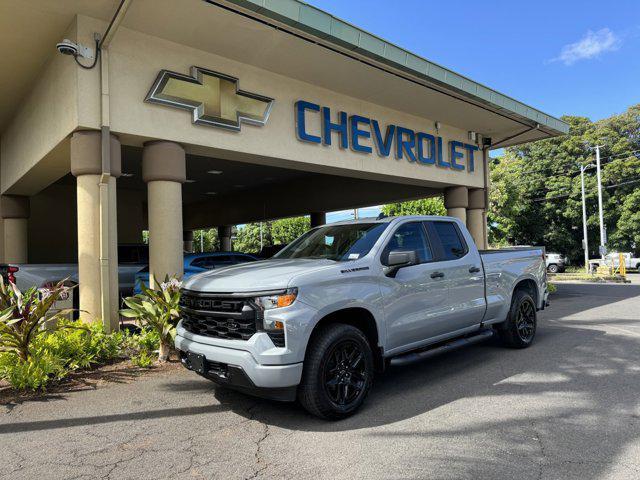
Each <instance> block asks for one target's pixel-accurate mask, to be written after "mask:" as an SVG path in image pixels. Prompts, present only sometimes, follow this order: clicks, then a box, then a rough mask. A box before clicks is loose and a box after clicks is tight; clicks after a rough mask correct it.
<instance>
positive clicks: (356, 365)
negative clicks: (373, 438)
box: [324, 340, 367, 407]
mask: <svg viewBox="0 0 640 480" xmlns="http://www.w3.org/2000/svg"><path fill="white" fill-rule="evenodd" d="M327 359H328V360H327V364H326V365H325V368H324V372H325V374H324V386H325V391H326V393H327V395H328V396H329V398H330V399H331V401H332V402H334V403H335V404H337V405H339V406H341V407H348V406H349V405H351V404H353V403H354V402H356V401H357V400H358V399H359V398H360V396H361V395H362V393H363V392H364V388H365V386H366V382H367V371H366V364H365V363H366V362H365V361H364V352H363V350H362V347H361V346H360V345H359V344H358V343H357V342H355V341H353V340H345V341H342V342H339V343H338V344H336V345H335V346H334V347H333V350H332V351H331V352H330V353H329V355H327Z"/></svg>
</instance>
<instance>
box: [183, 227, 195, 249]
mask: <svg viewBox="0 0 640 480" xmlns="http://www.w3.org/2000/svg"><path fill="white" fill-rule="evenodd" d="M182 248H183V250H184V251H185V252H189V253H193V230H184V231H183V232H182Z"/></svg>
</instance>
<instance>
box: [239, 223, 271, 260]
mask: <svg viewBox="0 0 640 480" xmlns="http://www.w3.org/2000/svg"><path fill="white" fill-rule="evenodd" d="M271 226H272V224H271V222H262V247H267V246H270V245H273V241H272V238H271ZM260 249H261V243H260V223H247V224H245V225H243V226H241V227H238V228H237V230H236V235H235V238H234V240H233V250H234V251H236V252H244V253H259V252H260Z"/></svg>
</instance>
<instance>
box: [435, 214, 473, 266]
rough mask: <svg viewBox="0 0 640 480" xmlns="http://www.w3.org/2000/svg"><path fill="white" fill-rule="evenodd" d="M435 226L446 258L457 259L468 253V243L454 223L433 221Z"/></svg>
mask: <svg viewBox="0 0 640 480" xmlns="http://www.w3.org/2000/svg"><path fill="white" fill-rule="evenodd" d="M433 227H434V229H435V231H436V234H437V235H438V238H439V239H440V243H441V244H442V248H443V250H444V260H455V259H457V258H461V257H464V256H465V255H466V253H467V247H466V244H465V243H464V240H463V239H462V237H461V236H460V232H459V231H458V228H457V227H456V226H455V224H454V223H452V222H433Z"/></svg>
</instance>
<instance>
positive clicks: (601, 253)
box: [594, 145, 606, 260]
mask: <svg viewBox="0 0 640 480" xmlns="http://www.w3.org/2000/svg"><path fill="white" fill-rule="evenodd" d="M600 147H604V145H596V146H595V147H594V148H595V149H596V171H597V175H598V215H599V216H600V248H599V250H600V257H602V259H603V260H604V253H605V252H604V245H605V243H606V239H605V233H604V215H603V213H602V177H601V175H600Z"/></svg>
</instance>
